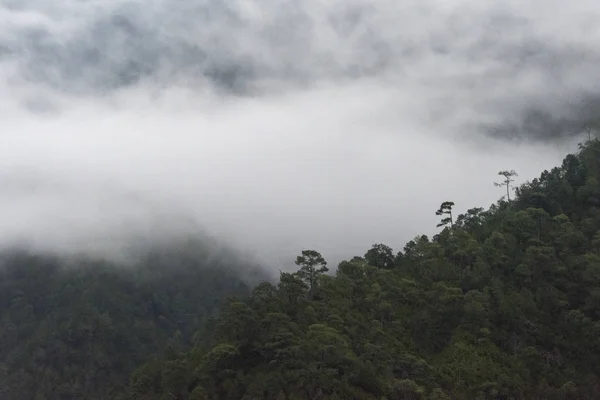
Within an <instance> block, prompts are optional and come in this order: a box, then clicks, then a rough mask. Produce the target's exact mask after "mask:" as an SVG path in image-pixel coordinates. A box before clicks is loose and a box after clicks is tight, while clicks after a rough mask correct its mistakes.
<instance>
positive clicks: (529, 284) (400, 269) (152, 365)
mask: <svg viewBox="0 0 600 400" xmlns="http://www.w3.org/2000/svg"><path fill="white" fill-rule="evenodd" d="M499 175H501V178H500V181H499V182H497V183H496V185H497V186H500V187H501V188H503V189H504V190H503V191H502V193H503V194H504V196H503V197H502V199H501V200H499V201H498V203H497V204H494V205H493V206H492V207H491V208H489V209H488V210H484V209H482V208H472V209H469V210H468V211H467V212H466V213H464V214H461V215H457V216H454V215H453V214H452V210H453V207H454V203H453V202H452V201H444V202H443V203H442V204H441V206H440V208H439V210H437V211H436V210H432V212H435V213H436V214H437V215H439V216H440V224H439V226H440V227H442V231H441V232H440V233H439V234H437V235H435V236H434V237H432V238H429V237H427V236H420V237H417V238H415V239H414V240H412V241H410V242H409V243H408V244H406V246H405V247H404V248H403V250H402V251H400V252H397V253H396V252H394V251H393V250H392V249H391V248H390V247H388V246H386V245H384V244H376V245H374V246H373V247H372V248H371V249H369V250H368V251H367V252H366V254H364V256H363V257H355V258H353V259H351V260H348V261H344V262H342V263H340V265H339V266H338V268H337V269H336V270H335V273H334V275H331V274H328V273H327V271H328V267H327V263H326V261H325V260H324V259H323V257H321V255H320V254H319V253H318V252H316V251H313V250H307V251H304V252H302V255H300V256H299V257H298V259H297V260H296V263H297V265H298V268H299V269H298V271H297V272H296V273H288V272H282V273H281V275H280V280H279V282H277V283H276V284H272V283H269V282H263V283H261V284H259V285H258V286H256V287H255V288H254V289H253V291H252V294H251V295H250V296H249V297H246V298H244V297H238V298H230V299H229V300H228V301H227V304H226V305H224V306H223V308H222V309H221V313H220V316H219V318H217V319H216V320H214V321H212V322H211V323H210V327H209V329H208V330H207V331H206V333H205V334H204V335H202V337H200V338H199V339H198V342H197V343H196V344H195V346H194V348H193V349H191V350H190V351H183V352H180V353H176V352H172V353H170V354H169V355H166V356H163V357H156V358H154V359H153V360H151V361H149V362H148V363H146V364H145V365H144V366H142V367H140V368H139V369H137V371H136V372H135V373H134V374H133V375H132V377H131V384H130V388H129V394H128V395H129V398H131V399H133V400H153V399H157V400H158V399H161V400H163V399H190V400H208V399H210V400H221V399H248V400H250V399H273V400H286V399H287V400H292V399H294V400H300V399H307V400H317V399H323V400H324V399H330V400H333V399H364V400H367V399H377V400H381V399H387V400H396V399H398V400H399V399H431V400H433V399H437V400H441V399H477V400H479V399H598V398H600V286H599V284H600V234H599V233H598V229H599V228H600V141H597V140H590V141H588V142H587V143H586V144H585V145H583V146H581V149H580V151H579V152H578V153H577V154H573V155H569V156H567V157H566V158H565V159H564V161H563V163H562V165H561V166H560V167H556V168H553V169H552V170H551V171H544V172H543V173H542V174H541V176H540V177H539V178H537V179H534V180H532V181H531V182H527V183H525V184H523V185H521V186H519V187H517V188H515V190H514V191H513V190H512V189H513V188H512V184H513V182H514V180H515V176H516V172H514V171H501V172H500V173H499ZM490 186H492V185H491V183H490ZM491 190H493V189H491ZM498 190H500V189H498ZM511 194H513V195H512V196H511Z"/></svg>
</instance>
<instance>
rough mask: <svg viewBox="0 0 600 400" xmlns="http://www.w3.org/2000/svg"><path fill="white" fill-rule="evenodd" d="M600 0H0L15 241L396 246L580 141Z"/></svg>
mask: <svg viewBox="0 0 600 400" xmlns="http://www.w3.org/2000/svg"><path fill="white" fill-rule="evenodd" d="M599 18H600V6H598V4H597V1H596V0H577V1H573V2H570V3H568V4H567V3H564V2H561V1H558V0H545V1H544V2H541V1H533V0H505V1H502V2H498V1H495V0H494V1H492V0H453V1H452V0H446V1H443V0H382V1H378V2H370V1H366V0H344V1H341V0H339V1H333V0H327V1H317V0H306V1H303V2H294V1H291V0H260V1H259V0H230V1H213V0H202V1H192V0H178V1H175V0H150V1H148V0H145V1H128V2H125V1H122V0H111V1H107V0H102V1H100V0H98V1H94V0H88V1H85V2H84V1H75V0H61V1H56V2H49V1H41V0H0V242H1V243H0V244H1V245H3V246H12V245H14V244H15V243H27V244H29V245H31V246H33V247H36V248H40V249H51V250H58V251H66V252H73V251H74V252H96V253H98V254H104V255H114V254H116V253H119V252H122V251H124V249H126V248H128V246H131V245H132V244H134V243H140V242H144V241H148V240H150V241H156V240H168V239H172V238H175V237H185V236H187V235H193V234H200V233H201V234H207V235H211V236H215V237H218V238H221V239H223V241H225V242H227V243H229V244H232V245H234V246H236V247H237V248H238V249H240V250H243V251H248V252H250V253H251V254H252V255H254V256H255V257H257V258H258V259H259V260H261V261H262V262H264V263H265V264H266V265H268V266H270V267H271V268H273V269H277V268H281V269H286V268H289V267H290V265H289V264H291V262H292V261H293V259H294V258H295V256H296V255H297V254H299V252H300V251H301V250H302V249H306V248H314V249H316V250H319V251H321V252H322V253H323V255H324V256H325V257H326V258H327V259H329V260H331V261H333V262H337V261H340V260H341V259H344V258H349V257H352V256H354V255H360V254H363V253H364V252H365V251H366V250H367V249H368V248H369V247H370V246H371V244H373V243H375V242H383V243H386V244H388V245H390V246H392V247H394V248H395V249H396V250H400V249H401V248H402V247H403V246H404V244H405V243H406V242H407V241H408V240H410V239H412V238H413V237H414V236H415V235H417V234H423V233H425V234H432V233H435V232H436V229H435V225H436V223H437V217H436V216H435V211H436V210H437V208H438V207H439V204H440V203H441V202H442V201H445V200H452V201H454V202H455V203H456V208H457V210H458V211H459V212H460V211H464V210H466V209H467V208H470V207H475V206H483V207H487V206H489V205H490V204H491V203H493V202H495V201H496V200H497V199H498V198H499V197H501V196H502V194H503V193H502V190H501V189H499V188H496V187H494V185H493V182H494V181H495V180H497V178H498V177H497V172H498V171H500V170H504V169H515V170H517V172H518V173H519V178H518V182H523V181H525V180H528V179H532V178H533V177H535V176H537V175H539V173H540V172H541V171H542V170H543V169H546V168H551V167H553V166H554V165H556V164H557V163H560V161H561V159H562V158H563V157H564V156H565V155H566V154H567V153H568V152H571V151H574V150H576V148H577V147H576V143H577V142H578V141H581V139H580V136H578V135H579V134H580V133H581V132H582V130H583V128H584V126H586V124H588V123H590V122H594V120H595V118H597V116H598V115H600V113H599V112H598V111H600V95H599V94H600V90H599V89H600V79H599V71H600V69H599V68H598V65H600V63H599V61H600V46H598V43H600V26H599V25H598V23H597V21H598V20H599Z"/></svg>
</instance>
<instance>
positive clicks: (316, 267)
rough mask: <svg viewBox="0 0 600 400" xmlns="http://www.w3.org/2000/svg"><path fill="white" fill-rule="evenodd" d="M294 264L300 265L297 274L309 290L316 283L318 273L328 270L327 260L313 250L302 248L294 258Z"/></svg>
mask: <svg viewBox="0 0 600 400" xmlns="http://www.w3.org/2000/svg"><path fill="white" fill-rule="evenodd" d="M296 265H298V266H299V267H300V270H299V271H298V276H299V277H300V278H301V279H302V280H303V281H304V282H306V283H307V284H308V287H309V290H310V291H311V292H312V290H313V288H314V287H315V286H316V285H317V279H318V278H319V275H322V274H324V273H325V272H327V271H329V268H327V261H325V259H324V258H323V256H322V255H321V253H319V252H318V251H315V250H303V251H302V255H301V256H298V258H296Z"/></svg>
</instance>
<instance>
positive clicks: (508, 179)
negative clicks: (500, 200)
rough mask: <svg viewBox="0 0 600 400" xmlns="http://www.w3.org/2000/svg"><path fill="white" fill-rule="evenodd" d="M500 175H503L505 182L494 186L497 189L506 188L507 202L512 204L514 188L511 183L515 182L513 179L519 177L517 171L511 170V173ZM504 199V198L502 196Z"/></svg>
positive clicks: (501, 173)
mask: <svg viewBox="0 0 600 400" xmlns="http://www.w3.org/2000/svg"><path fill="white" fill-rule="evenodd" d="M498 175H501V176H503V177H504V181H502V182H494V186H496V187H506V200H507V201H508V202H509V203H510V189H511V188H512V185H511V183H512V182H514V181H515V180H514V179H513V177H515V176H519V175H518V174H517V173H516V172H515V170H514V169H513V170H510V171H500V172H498ZM502 197H504V196H502Z"/></svg>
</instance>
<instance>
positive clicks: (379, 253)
mask: <svg viewBox="0 0 600 400" xmlns="http://www.w3.org/2000/svg"><path fill="white" fill-rule="evenodd" d="M365 260H367V262H368V263H369V265H372V266H374V267H377V268H383V269H391V268H394V265H395V263H396V257H394V251H393V250H392V248H391V247H389V246H387V245H385V244H382V243H377V244H374V245H373V247H371V249H369V251H367V252H366V253H365Z"/></svg>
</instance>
